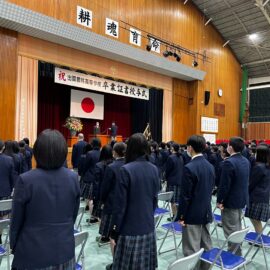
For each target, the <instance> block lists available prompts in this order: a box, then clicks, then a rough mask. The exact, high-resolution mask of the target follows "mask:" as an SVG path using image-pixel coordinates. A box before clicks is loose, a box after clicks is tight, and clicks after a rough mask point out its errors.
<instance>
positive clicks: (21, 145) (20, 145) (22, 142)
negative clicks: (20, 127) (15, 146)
mask: <svg viewBox="0 0 270 270" xmlns="http://www.w3.org/2000/svg"><path fill="white" fill-rule="evenodd" d="M25 145H26V143H25V141H24V140H21V141H19V147H20V152H21V153H22V154H23V155H24V156H25Z"/></svg>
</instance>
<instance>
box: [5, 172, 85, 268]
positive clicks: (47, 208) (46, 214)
mask: <svg viewBox="0 0 270 270" xmlns="http://www.w3.org/2000/svg"><path fill="white" fill-rule="evenodd" d="M79 205H80V189H79V183H78V177H77V174H75V173H74V172H71V171H70V170H68V169H66V168H64V167H61V168H59V169H56V170H49V171H46V170H42V169H35V170H32V171H29V172H27V173H24V174H22V175H20V176H19V179H18V183H17V185H16V187H15V194H14V198H13V206H12V218H11V226H10V247H11V249H12V252H13V253H14V260H13V267H14V268H18V269H38V268H45V267H48V266H54V265H59V264H63V263H65V262H67V261H69V260H71V259H72V258H73V257H74V249H75V243H74V234H73V233H74V232H73V230H74V222H75V220H76V217H77V213H78V209H79Z"/></svg>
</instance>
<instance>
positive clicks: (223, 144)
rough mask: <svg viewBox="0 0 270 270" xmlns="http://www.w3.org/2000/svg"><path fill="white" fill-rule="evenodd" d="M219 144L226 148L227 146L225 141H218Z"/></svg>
mask: <svg viewBox="0 0 270 270" xmlns="http://www.w3.org/2000/svg"><path fill="white" fill-rule="evenodd" d="M220 146H222V147H223V148H225V149H226V148H227V147H228V144H227V143H225V142H222V143H220Z"/></svg>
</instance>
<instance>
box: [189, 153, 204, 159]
mask: <svg viewBox="0 0 270 270" xmlns="http://www.w3.org/2000/svg"><path fill="white" fill-rule="evenodd" d="M202 156H203V154H202V153H201V154H197V155H195V156H193V157H192V158H191V159H194V158H196V157H202Z"/></svg>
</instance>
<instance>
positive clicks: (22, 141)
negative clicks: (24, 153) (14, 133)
mask: <svg viewBox="0 0 270 270" xmlns="http://www.w3.org/2000/svg"><path fill="white" fill-rule="evenodd" d="M25 145H26V143H25V141H24V140H21V141H19V146H20V148H24V147H25Z"/></svg>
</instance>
